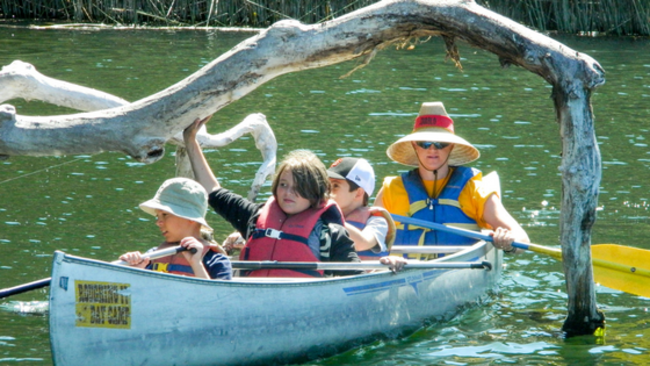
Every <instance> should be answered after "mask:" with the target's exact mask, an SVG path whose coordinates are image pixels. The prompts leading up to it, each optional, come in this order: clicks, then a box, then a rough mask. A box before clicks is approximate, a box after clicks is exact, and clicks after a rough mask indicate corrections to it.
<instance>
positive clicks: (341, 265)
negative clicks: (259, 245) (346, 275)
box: [231, 261, 492, 271]
mask: <svg viewBox="0 0 650 366" xmlns="http://www.w3.org/2000/svg"><path fill="white" fill-rule="evenodd" d="M231 264H232V267H233V268H238V269H246V270H256V269H295V270H312V271H321V270H322V271H350V270H367V269H386V268H388V265H387V264H382V263H380V262H379V261H364V262H278V261H231ZM449 268H455V269H463V268H466V269H486V270H491V269H492V263H490V262H486V261H483V262H441V263H436V262H419V261H409V262H408V263H406V264H405V265H404V269H449Z"/></svg>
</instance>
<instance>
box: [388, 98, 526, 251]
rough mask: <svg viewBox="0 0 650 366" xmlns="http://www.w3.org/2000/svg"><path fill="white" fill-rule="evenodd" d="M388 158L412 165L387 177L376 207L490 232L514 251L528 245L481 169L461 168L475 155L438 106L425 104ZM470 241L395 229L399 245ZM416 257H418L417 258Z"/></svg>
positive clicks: (403, 227)
mask: <svg viewBox="0 0 650 366" xmlns="http://www.w3.org/2000/svg"><path fill="white" fill-rule="evenodd" d="M386 153H387V154H388V157H389V158H391V160H393V161H396V162H398V163H400V164H404V165H409V166H414V167H416V168H415V169H413V170H411V171H409V172H407V173H403V174H401V175H400V176H397V177H387V178H385V180H384V183H383V186H382V188H381V190H380V191H379V193H378V194H377V198H376V200H375V205H377V206H382V207H384V208H386V209H387V210H388V211H389V212H390V213H392V214H397V215H402V216H411V217H414V218H417V219H422V220H427V221H431V222H435V223H439V224H445V225H450V226H455V227H461V228H464V229H469V230H479V229H481V228H487V229H492V230H494V231H493V232H492V233H491V235H492V236H493V238H494V242H493V244H494V246H495V247H496V248H499V249H502V250H504V251H505V252H506V253H516V252H517V249H516V248H514V247H513V246H512V242H513V241H519V242H524V243H528V242H529V239H528V235H527V234H526V232H525V231H524V229H523V228H522V227H521V226H520V225H519V223H518V222H517V221H516V220H515V219H514V218H513V217H512V216H511V215H510V214H509V213H508V211H507V210H506V209H505V207H504V206H503V204H502V203H501V200H500V199H499V196H498V192H497V191H496V190H495V189H493V188H491V187H489V186H488V185H486V184H483V182H482V174H481V172H480V171H479V170H476V169H473V168H468V167H464V166H462V165H463V164H467V163H469V162H472V161H474V160H476V159H478V157H479V156H480V154H479V151H478V150H477V149H476V148H475V147H474V146H473V145H472V144H470V143H469V142H467V141H465V139H463V138H461V137H459V136H457V135H456V134H455V133H454V123H453V121H452V119H451V118H450V117H449V115H448V114H447V112H446V111H445V107H444V105H443V104H442V103H441V102H432V103H423V104H422V107H421V109H420V113H419V115H418V117H417V118H416V120H415V125H414V127H413V131H412V132H411V134H409V135H407V136H404V137H402V138H401V139H399V140H398V141H397V142H395V143H393V144H392V145H390V146H389V147H388V150H387V151H386ZM473 242H474V240H473V239H469V238H466V237H463V236H459V235H454V234H449V233H445V232H442V231H434V230H429V229H423V228H420V227H413V226H410V225H398V226H397V238H396V239H395V243H397V244H401V245H464V244H472V243H473ZM416 257H417V256H416Z"/></svg>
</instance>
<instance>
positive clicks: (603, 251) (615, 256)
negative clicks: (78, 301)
mask: <svg viewBox="0 0 650 366" xmlns="http://www.w3.org/2000/svg"><path fill="white" fill-rule="evenodd" d="M391 216H393V219H394V220H395V221H398V222H400V223H403V224H409V225H413V226H419V227H422V228H427V229H433V230H439V231H445V232H448V233H452V234H456V235H461V236H465V237H468V238H472V239H477V240H485V241H489V242H491V241H492V237H491V236H489V235H485V234H481V233H479V232H476V231H469V230H464V229H458V228H455V227H450V226H445V225H442V224H438V223H434V222H428V221H424V220H420V219H414V218H412V217H406V216H400V215H391ZM512 246H513V247H515V248H519V249H523V250H530V251H533V252H536V253H542V254H547V255H549V256H551V257H553V258H555V259H557V260H562V251H561V250H560V249H556V248H549V247H545V246H542V245H538V244H525V243H519V242H514V243H512ZM591 258H592V259H591V263H592V264H593V267H594V280H595V282H597V283H600V284H601V285H603V286H605V287H609V288H613V289H615V290H619V291H623V292H627V293H630V294H634V295H639V296H645V297H650V251H648V250H643V249H639V248H632V247H626V246H623V245H616V244H599V245H592V246H591Z"/></svg>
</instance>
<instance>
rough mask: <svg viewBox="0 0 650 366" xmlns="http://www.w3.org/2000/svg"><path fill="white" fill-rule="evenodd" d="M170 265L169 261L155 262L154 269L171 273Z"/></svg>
mask: <svg viewBox="0 0 650 366" xmlns="http://www.w3.org/2000/svg"><path fill="white" fill-rule="evenodd" d="M168 265H169V263H154V264H153V268H152V270H153V271H156V272H164V273H169V271H168V270H167V266H168Z"/></svg>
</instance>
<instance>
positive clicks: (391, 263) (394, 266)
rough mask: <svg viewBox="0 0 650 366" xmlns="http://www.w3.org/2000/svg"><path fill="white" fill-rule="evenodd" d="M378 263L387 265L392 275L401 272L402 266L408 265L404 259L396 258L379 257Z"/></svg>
mask: <svg viewBox="0 0 650 366" xmlns="http://www.w3.org/2000/svg"><path fill="white" fill-rule="evenodd" d="M379 262H380V263H381V264H387V265H388V268H390V270H391V271H393V273H397V272H399V271H401V270H402V268H404V265H405V264H407V263H408V262H407V261H406V259H404V258H402V257H396V256H387V257H381V258H379Z"/></svg>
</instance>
